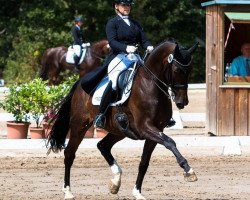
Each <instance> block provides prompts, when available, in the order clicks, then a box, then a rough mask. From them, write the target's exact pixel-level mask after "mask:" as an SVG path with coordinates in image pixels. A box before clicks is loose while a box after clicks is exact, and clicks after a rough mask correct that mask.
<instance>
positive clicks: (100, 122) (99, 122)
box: [94, 81, 114, 128]
mask: <svg viewBox="0 0 250 200" xmlns="http://www.w3.org/2000/svg"><path fill="white" fill-rule="evenodd" d="M113 91H114V90H113V89H112V82H111V81H109V83H108V85H107V87H106V89H105V91H104V93H103V95H102V100H101V103H100V108H99V114H98V115H97V116H96V117H95V120H94V127H95V128H104V127H105V124H106V117H105V113H106V111H107V110H108V107H109V105H110V103H112V102H111V101H112V99H113V98H112V97H113Z"/></svg>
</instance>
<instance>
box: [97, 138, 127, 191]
mask: <svg viewBox="0 0 250 200" xmlns="http://www.w3.org/2000/svg"><path fill="white" fill-rule="evenodd" d="M122 139H124V137H123V136H122V137H121V136H117V135H112V134H111V133H108V134H107V135H106V137H104V138H103V139H102V140H101V141H100V142H98V144H97V147H98V149H99V150H100V152H101V154H102V155H103V157H104V158H105V160H106V161H107V162H108V164H109V166H110V168H111V171H112V173H113V174H114V178H113V179H111V181H110V184H109V190H110V192H111V193H112V194H117V193H118V191H119V188H120V186H121V174H122V169H121V168H120V166H119V165H118V164H117V162H116V160H115V159H114V157H113V156H112V154H111V148H112V147H113V146H114V144H115V143H117V142H119V141H120V140H122Z"/></svg>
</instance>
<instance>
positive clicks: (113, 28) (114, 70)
mask: <svg viewBox="0 0 250 200" xmlns="http://www.w3.org/2000/svg"><path fill="white" fill-rule="evenodd" d="M132 4H133V0H114V3H113V7H114V8H115V12H116V14H117V15H116V16H115V17H114V18H112V19H110V20H109V21H108V23H107V25H106V35H107V39H108V41H109V45H110V47H111V49H112V50H113V53H112V55H111V58H109V60H111V59H112V61H111V62H110V63H109V65H108V76H109V83H108V85H107V88H106V89H105V91H104V93H103V96H102V100H101V103H100V108H99V114H98V115H97V116H96V118H95V121H94V127H95V128H97V127H98V128H104V126H105V123H106V117H105V113H106V110H107V109H108V107H109V104H110V103H111V100H112V96H113V95H112V94H113V93H114V91H115V90H116V80H117V77H118V76H119V74H120V72H121V71H123V70H125V69H127V68H128V67H129V66H131V65H132V64H133V63H135V62H136V61H137V57H136V56H131V55H132V54H130V53H136V51H137V45H138V44H140V45H141V46H142V47H143V48H144V49H146V50H147V51H148V52H149V53H150V52H151V51H153V49H154V47H153V46H152V45H151V44H150V42H149V41H148V40H147V38H146V35H145V33H144V32H143V29H142V27H141V26H140V24H139V23H138V22H137V21H135V20H133V19H131V18H130V17H129V14H130V11H131V7H132ZM128 54H130V56H128Z"/></svg>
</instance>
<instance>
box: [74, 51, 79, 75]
mask: <svg viewBox="0 0 250 200" xmlns="http://www.w3.org/2000/svg"><path fill="white" fill-rule="evenodd" d="M74 61H75V68H74V72H76V73H78V72H79V69H80V65H79V61H80V57H78V56H77V55H74Z"/></svg>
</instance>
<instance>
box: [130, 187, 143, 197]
mask: <svg viewBox="0 0 250 200" xmlns="http://www.w3.org/2000/svg"><path fill="white" fill-rule="evenodd" d="M132 194H133V196H134V197H135V198H136V200H146V199H145V198H144V196H142V194H141V193H140V191H139V190H138V189H137V188H136V186H135V187H134V189H133V192H132Z"/></svg>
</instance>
